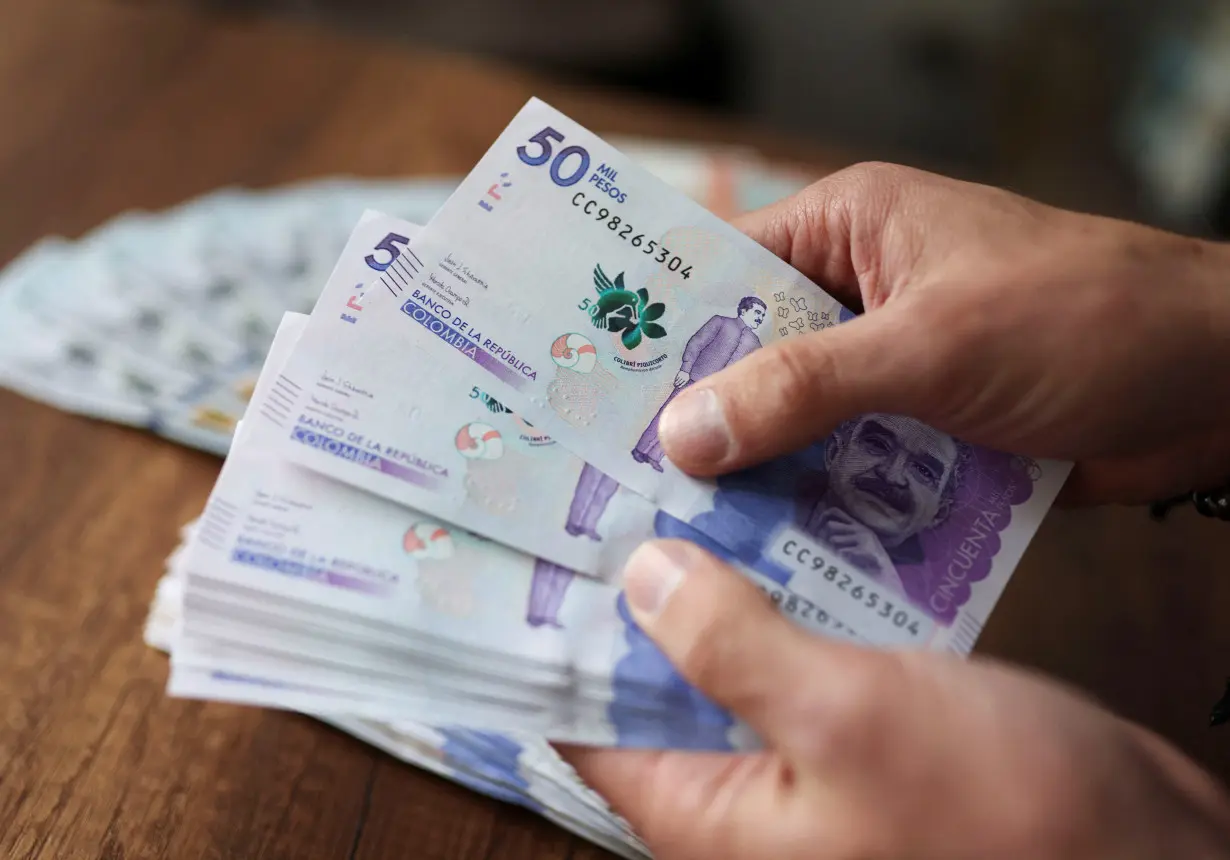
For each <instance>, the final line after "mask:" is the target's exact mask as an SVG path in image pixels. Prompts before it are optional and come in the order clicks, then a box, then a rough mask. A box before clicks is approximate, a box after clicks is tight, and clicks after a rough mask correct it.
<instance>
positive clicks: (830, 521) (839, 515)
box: [817, 508, 855, 526]
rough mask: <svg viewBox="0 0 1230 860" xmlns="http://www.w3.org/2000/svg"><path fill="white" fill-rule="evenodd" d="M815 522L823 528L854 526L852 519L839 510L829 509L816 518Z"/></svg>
mask: <svg viewBox="0 0 1230 860" xmlns="http://www.w3.org/2000/svg"><path fill="white" fill-rule="evenodd" d="M817 520H818V521H819V523H820V524H821V525H823V526H833V525H845V526H853V525H854V524H855V522H854V517H852V516H850V515H849V514H847V513H846V512H845V511H843V510H842V509H841V508H829V509H827V510H826V511H824V512H823V513H822V514H820V516H819V517H817Z"/></svg>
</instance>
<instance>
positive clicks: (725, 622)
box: [679, 610, 741, 691]
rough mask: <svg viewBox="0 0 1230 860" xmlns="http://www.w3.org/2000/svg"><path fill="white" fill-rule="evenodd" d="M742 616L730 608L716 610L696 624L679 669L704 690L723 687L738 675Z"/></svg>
mask: <svg viewBox="0 0 1230 860" xmlns="http://www.w3.org/2000/svg"><path fill="white" fill-rule="evenodd" d="M739 629H740V627H739V619H738V617H737V616H736V615H735V614H734V613H731V612H730V611H729V610H721V611H718V612H714V613H712V614H711V615H710V617H708V618H706V619H705V620H704V621H703V622H701V623H700V624H698V625H697V627H696V631H695V635H694V636H693V638H692V641H691V642H690V643H689V644H688V645H687V647H686V649H685V651H684V653H683V656H682V658H681V659H680V661H679V668H680V669H681V670H682V671H683V673H684V674H685V675H686V676H687V677H688V678H689V679H690V680H691V681H692V683H693V684H694V685H695V686H696V687H699V688H700V689H701V690H703V691H710V690H714V689H722V688H724V687H726V686H728V683H729V681H730V679H731V678H732V677H733V676H735V673H734V672H733V671H732V669H733V667H734V666H735V664H736V662H737V659H738V654H739V652H738V648H739V640H740V638H741V637H740V636H739V633H738V631H739Z"/></svg>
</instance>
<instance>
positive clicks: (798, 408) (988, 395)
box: [660, 165, 1230, 502]
mask: <svg viewBox="0 0 1230 860" xmlns="http://www.w3.org/2000/svg"><path fill="white" fill-rule="evenodd" d="M736 223H737V226H739V227H740V228H741V229H743V230H744V231H745V232H747V233H748V234H749V235H750V236H751V237H752V238H754V239H756V240H757V241H759V242H760V243H761V244H763V245H764V246H765V247H767V248H768V249H769V250H771V251H773V252H774V253H775V254H777V255H778V256H780V257H782V258H783V259H784V260H786V261H787V262H789V263H790V264H791V265H793V266H794V267H795V268H796V269H798V270H800V271H801V272H802V273H803V274H805V275H807V276H808V277H810V278H812V279H813V280H815V281H816V282H817V283H818V284H819V285H820V286H821V287H823V288H824V289H826V290H828V291H829V292H831V293H832V294H833V295H834V296H835V297H837V298H838V299H839V300H840V301H842V302H843V303H844V304H846V305H847V307H850V308H851V309H853V310H864V311H865V313H864V314H863V315H862V316H860V317H859V318H857V319H854V320H851V321H849V322H847V323H845V324H843V325H839V326H837V327H835V328H831V329H827V330H825V331H822V332H818V333H816V334H810V335H806V336H801V337H797V338H788V339H786V340H785V341H784V342H779V343H776V344H773V345H771V346H769V347H766V348H764V349H760V350H756V351H755V352H753V353H752V354H751V355H749V356H748V357H747V358H745V359H742V360H740V361H739V362H737V363H736V364H734V365H732V366H731V367H729V368H727V369H726V370H724V371H722V372H720V373H717V374H714V375H712V376H709V377H706V378H705V379H704V380H702V381H701V382H698V383H697V384H695V385H693V386H691V387H690V388H689V389H688V390H686V391H683V392H681V393H680V394H679V396H678V397H677V398H676V399H675V401H674V402H673V403H671V404H670V406H669V407H668V408H667V410H666V412H665V413H664V415H663V417H662V422H661V428H660V432H661V439H662V444H663V446H664V448H665V450H666V453H667V455H668V456H669V457H670V459H671V460H672V461H673V462H674V463H675V465H677V466H678V467H679V468H681V469H683V470H684V471H687V472H690V473H692V474H696V475H714V474H720V473H724V472H728V471H732V470H734V469H737V468H741V467H744V466H748V465H752V464H754V463H757V462H760V461H762V460H765V459H768V458H770V457H772V456H775V455H778V454H782V453H786V452H788V451H792V450H796V449H798V448H801V447H803V446H804V445H806V444H807V443H809V442H812V441H817V440H819V439H821V438H823V437H824V436H825V435H826V434H827V433H829V432H830V431H831V430H832V428H833V427H834V426H835V425H836V424H838V423H839V422H840V421H842V420H845V419H848V418H853V417H856V416H857V415H861V414H865V413H868V412H884V413H891V414H900V415H909V416H911V417H914V418H917V419H919V420H922V421H925V422H927V423H929V424H932V425H933V426H935V427H937V428H938V429H941V430H944V431H946V432H948V433H951V434H953V435H955V436H958V437H960V438H962V439H964V440H966V441H969V442H974V443H977V444H982V445H986V446H988V447H992V448H998V449H1000V450H1005V451H1010V452H1012V453H1017V454H1024V455H1029V456H1033V457H1038V458H1056V459H1065V460H1075V461H1077V468H1076V469H1075V471H1074V472H1073V475H1072V478H1071V479H1070V480H1069V481H1068V485H1067V487H1066V488H1065V500H1066V501H1068V502H1100V501H1119V502H1141V501H1150V500H1154V499H1158V498H1162V497H1166V496H1169V495H1172V494H1175V493H1181V492H1185V491H1187V490H1192V489H1198V488H1205V487H1209V486H1211V485H1215V484H1218V483H1220V482H1221V481H1223V480H1225V479H1226V478H1227V477H1230V249H1227V248H1225V247H1223V246H1221V245H1217V244H1214V243H1210V242H1204V241H1200V240H1197V239H1190V238H1184V237H1180V236H1177V235H1173V234H1170V233H1165V232H1162V231H1159V230H1154V229H1150V228H1146V227H1143V226H1139V225H1136V224H1130V223H1126V222H1121V221H1114V220H1110V219H1106V218H1097V217H1093V216H1088V215H1080V214H1076V213H1073V212H1066V211H1063V210H1059V209H1054V208H1051V207H1048V206H1044V205H1042V204H1039V203H1036V202H1033V201H1030V200H1026V199H1024V198H1021V197H1018V196H1016V195H1014V194H1010V193H1008V192H1006V191H1001V190H998V189H994V188H989V187H986V186H980V185H972V184H969V183H965V182H959V181H956V180H952V179H946V178H943V177H940V176H935V175H932V174H928V173H923V172H920V171H916V170H911V169H908V168H903V167H895V166H890V165H859V166H856V167H853V168H849V169H847V170H844V171H841V172H840V173H837V174H834V175H832V176H830V177H828V178H826V179H823V180H821V181H820V182H818V183H816V184H814V185H812V186H811V187H810V188H808V189H806V190H804V191H802V192H800V193H799V194H798V195H796V196H794V197H792V198H790V199H788V200H785V201H783V202H781V203H779V204H776V205H774V206H772V207H770V208H768V209H765V210H761V211H759V212H756V213H753V214H751V215H749V216H745V218H744V219H742V220H741V221H739V222H736Z"/></svg>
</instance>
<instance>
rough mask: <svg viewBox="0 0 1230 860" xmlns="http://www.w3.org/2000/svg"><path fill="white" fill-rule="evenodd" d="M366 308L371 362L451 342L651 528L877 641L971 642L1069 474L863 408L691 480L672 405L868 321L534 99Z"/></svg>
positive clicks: (481, 376)
mask: <svg viewBox="0 0 1230 860" xmlns="http://www.w3.org/2000/svg"><path fill="white" fill-rule="evenodd" d="M365 314H366V318H365V322H364V332H363V338H362V342H361V344H360V345H359V350H360V352H361V355H360V356H359V357H358V358H357V359H356V362H357V364H358V365H360V366H364V367H367V368H369V369H370V370H369V371H368V372H370V373H372V374H375V373H377V372H383V370H381V371H377V370H376V368H381V369H383V368H386V367H388V366H389V365H390V364H392V363H394V362H395V361H396V356H397V355H398V354H400V352H401V351H402V350H403V349H404V344H405V343H406V342H407V341H408V340H410V339H413V340H414V341H415V342H416V343H418V342H425V341H423V338H424V336H426V337H428V338H430V339H431V340H434V341H435V343H436V344H437V346H438V347H440V348H438V349H436V350H434V351H433V352H432V356H433V360H438V361H440V362H441V363H442V364H441V367H443V366H444V365H443V362H445V361H446V360H449V359H451V365H449V367H450V369H449V370H448V371H447V372H450V373H460V374H464V376H463V377H461V378H463V379H464V380H465V381H466V382H469V383H472V384H475V385H479V386H480V387H483V388H484V390H486V391H487V392H488V393H490V394H491V395H493V396H495V397H496V398H498V399H499V400H500V401H501V402H502V403H504V404H506V405H507V406H508V407H509V408H511V409H513V410H514V411H515V412H516V413H517V414H519V415H521V416H522V417H523V418H524V419H525V420H527V421H530V422H532V423H533V425H534V426H535V427H538V428H541V429H542V430H543V431H544V432H545V433H547V434H548V435H549V436H550V437H551V438H552V439H554V440H555V441H556V442H558V443H559V444H560V445H562V446H564V447H567V448H569V449H570V450H572V451H573V452H574V453H575V454H577V455H578V456H579V457H580V458H582V459H583V460H584V461H585V462H587V463H589V464H590V465H591V466H592V467H593V468H595V469H596V470H598V471H599V472H600V473H601V474H602V475H604V476H606V477H607V479H608V480H610V481H611V482H613V483H618V484H619V485H621V486H624V487H627V488H631V489H633V490H635V491H637V492H638V493H641V494H643V495H645V496H646V497H647V498H649V499H651V500H653V501H654V502H655V504H657V505H658V506H659V507H660V508H661V511H660V513H659V515H658V516H657V517H656V518H655V525H654V530H655V533H657V534H664V533H666V534H669V533H672V530H676V531H679V532H680V533H685V530H683V529H682V526H684V525H686V526H688V527H689V529H688V530H686V533H699V534H700V535H702V536H703V538H704V539H705V540H707V541H708V542H709V544H711V546H712V548H713V549H714V550H715V551H718V552H720V553H721V554H722V555H724V556H725V557H727V558H731V559H735V560H738V561H740V562H742V563H744V564H746V565H747V566H749V567H752V568H754V569H756V570H758V571H759V572H761V573H762V574H764V575H765V576H767V577H769V578H771V579H774V580H776V581H777V582H779V583H781V584H783V585H786V584H788V585H789V586H790V588H791V589H792V590H793V591H794V592H795V593H797V594H800V595H804V596H806V597H807V598H809V599H811V600H813V601H814V602H816V603H818V604H820V605H822V606H825V608H826V609H827V610H829V611H830V612H832V613H833V614H834V615H835V616H836V617H837V618H839V619H840V620H842V621H843V622H844V623H846V624H847V625H849V626H850V627H852V628H853V629H854V630H856V631H857V632H858V633H859V634H860V635H861V636H862V637H863V638H865V639H867V640H868V641H871V642H876V643H880V644H887V645H901V646H906V647H924V648H941V649H952V650H956V651H961V652H967V651H968V650H969V649H970V648H971V647H972V645H973V642H974V639H975V638H976V637H977V635H978V632H979V631H980V630H981V627H982V624H983V623H984V622H985V620H986V618H987V616H988V615H989V614H990V612H991V610H992V609H993V607H994V605H995V602H996V601H997V599H998V597H999V595H1000V594H1001V593H1002V590H1003V588H1004V586H1005V585H1006V583H1007V580H1008V578H1009V576H1010V575H1011V573H1012V571H1013V569H1014V568H1015V567H1016V565H1017V563H1018V561H1019V560H1020V558H1021V555H1022V553H1023V552H1024V550H1025V547H1026V546H1027V545H1028V542H1029V540H1030V539H1031V538H1032V536H1033V534H1034V533H1035V532H1036V530H1037V528H1038V526H1039V524H1040V523H1041V521H1042V519H1043V517H1044V516H1045V514H1046V511H1047V510H1048V509H1049V507H1050V505H1051V504H1052V502H1053V500H1054V498H1055V496H1056V494H1057V493H1058V491H1059V489H1060V487H1061V486H1062V484H1063V482H1064V480H1065V479H1066V477H1067V474H1068V471H1069V469H1070V464H1067V463H1057V462H1041V461H1034V460H1031V459H1029V458H1026V457H1020V456H1015V455H1013V454H1011V453H1008V452H999V451H991V450H988V449H984V448H980V447H978V446H974V445H970V444H968V443H966V442H964V441H963V440H960V439H956V438H953V437H951V436H949V435H948V434H945V433H942V432H940V431H937V430H935V429H934V428H931V427H928V426H927V425H925V424H923V423H922V422H919V421H916V420H914V419H911V418H908V417H904V416H897V415H864V416H858V417H855V418H852V419H851V420H849V421H847V422H845V423H843V424H842V425H841V426H840V427H838V428H837V429H836V431H835V432H834V433H833V434H832V435H831V436H830V437H828V438H827V439H824V440H822V441H820V442H819V443H817V444H815V445H812V446H810V447H808V448H806V449H804V450H802V451H798V452H794V453H793V454H791V455H789V456H787V457H783V458H779V459H777V460H775V461H773V462H770V463H766V464H764V465H762V466H760V467H757V468H755V469H750V470H747V471H744V472H741V473H738V474H734V475H729V476H726V477H723V478H721V479H719V480H717V481H700V480H696V479H694V478H691V477H689V476H687V475H685V474H684V473H682V472H681V471H680V470H678V469H677V468H675V467H674V465H673V464H671V462H670V461H669V459H668V458H666V457H665V456H664V454H663V451H662V447H661V444H660V441H659V439H658V432H657V431H658V422H659V420H660V416H661V413H662V410H663V409H664V408H665V407H666V405H667V404H669V403H670V402H671V401H672V400H673V399H674V398H675V397H677V396H678V394H679V393H680V392H681V391H683V390H686V389H687V388H688V387H690V386H692V385H695V384H696V383H697V382H698V381H700V380H702V379H704V378H706V377H707V376H710V375H712V374H714V373H716V372H718V371H719V370H721V369H723V368H725V367H728V366H730V365H731V364H733V363H734V362H736V361H738V360H739V359H740V358H742V357H744V356H746V355H748V354H750V353H751V352H753V351H754V350H757V349H760V348H761V347H763V346H764V345H767V344H769V343H772V342H774V341H777V340H781V339H783V338H787V337H794V336H823V331H824V329H825V328H827V327H829V326H832V325H838V324H841V323H842V322H843V321H845V320H848V319H850V318H851V317H852V314H851V313H850V312H849V311H848V310H847V309H845V308H843V307H842V306H840V305H839V304H838V303H837V302H836V301H835V300H834V299H833V298H832V297H831V296H828V295H827V294H826V293H824V292H823V291H822V290H821V289H820V288H819V287H817V286H816V285H815V284H813V283H811V282H810V281H809V280H807V279H806V278H805V277H803V276H802V275H801V274H800V273H799V272H797V271H795V270H794V269H792V268H791V267H790V266H788V265H787V264H785V263H784V262H782V261H781V260H779V259H778V258H776V257H775V256H773V255H772V254H770V253H769V252H768V251H766V250H765V249H764V248H762V247H761V246H759V245H757V244H756V243H754V242H752V241H751V240H750V239H748V238H747V237H746V236H744V235H743V234H741V233H739V232H738V231H737V230H735V229H734V228H732V227H731V226H730V225H728V224H726V223H725V222H722V221H720V220H719V219H717V218H715V217H714V216H712V215H711V214H710V213H707V212H705V211H704V210H703V209H701V208H700V207H698V206H697V205H696V204H695V203H693V202H692V201H691V200H688V199H687V198H685V197H683V196H682V195H680V194H678V193H677V192H675V191H674V190H673V189H671V188H669V187H668V186H666V185H664V184H663V183H661V182H660V181H658V180H657V179H656V178H655V177H653V176H652V175H650V174H648V173H646V172H645V171H643V170H641V169H640V168H639V167H638V166H637V165H636V164H634V163H633V162H631V161H630V160H629V159H627V158H625V157H623V156H622V155H621V154H620V153H619V152H617V151H616V150H614V149H613V148H612V147H610V146H609V145H608V144H606V143H605V142H603V141H602V140H601V139H600V138H598V137H597V136H595V135H593V134H592V133H591V132H589V131H587V130H586V129H584V128H582V127H581V126H579V125H578V124H576V123H575V122H573V121H572V120H570V119H569V118H567V117H565V116H564V115H562V114H560V113H559V112H558V111H555V110H553V109H552V108H550V107H549V106H547V105H545V104H543V103H542V102H539V101H537V100H533V101H531V102H530V103H529V104H527V105H526V106H525V107H524V108H523V109H522V111H521V112H520V113H519V114H518V115H517V116H516V117H515V118H514V119H513V121H512V122H511V123H510V125H509V126H508V128H506V129H505V131H504V132H503V133H502V134H501V135H500V137H499V139H498V140H497V141H496V143H495V144H494V145H493V146H492V148H491V149H490V150H489V151H488V153H487V154H486V155H485V156H484V157H483V159H482V160H481V161H480V162H479V163H478V165H477V166H476V167H475V169H474V170H473V172H472V173H471V174H470V175H469V176H467V177H466V179H465V180H464V181H463V182H462V183H461V185H460V186H459V187H458V190H457V191H456V192H455V193H454V194H453V195H452V196H451V197H450V198H449V200H448V201H447V202H446V203H445V204H444V206H443V207H441V209H440V210H439V212H438V213H437V214H436V216H435V217H434V218H433V219H432V221H431V222H430V223H429V224H428V225H427V227H426V228H425V229H424V230H423V231H422V233H421V234H420V235H419V236H418V237H417V238H416V239H415V240H414V242H413V243H412V244H411V245H410V247H409V249H408V251H407V253H405V254H400V255H398V256H397V257H396V259H394V260H392V261H391V264H390V267H389V269H388V270H387V271H386V272H384V273H383V274H382V275H381V277H380V279H379V284H378V285H373V287H372V289H371V291H370V293H369V299H368V305H367V309H366V311H365ZM886 360H891V357H886Z"/></svg>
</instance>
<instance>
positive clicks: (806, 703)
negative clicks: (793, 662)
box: [791, 654, 904, 766]
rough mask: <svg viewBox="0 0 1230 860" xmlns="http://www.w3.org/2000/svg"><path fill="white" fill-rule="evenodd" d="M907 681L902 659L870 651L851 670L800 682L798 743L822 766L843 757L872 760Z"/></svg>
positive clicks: (795, 731)
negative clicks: (870, 652)
mask: <svg viewBox="0 0 1230 860" xmlns="http://www.w3.org/2000/svg"><path fill="white" fill-rule="evenodd" d="M903 684H904V681H903V679H902V668H901V665H900V662H899V661H898V660H896V659H895V658H893V657H891V656H889V655H881V654H875V655H865V656H864V657H863V658H862V659H861V660H860V661H859V662H858V664H856V665H855V666H852V667H851V671H849V672H844V673H842V674H841V675H839V676H835V677H829V678H826V679H823V680H822V681H820V682H818V683H815V684H808V685H806V686H805V687H802V688H800V689H799V690H798V693H797V699H796V702H795V704H794V707H793V708H791V710H792V711H793V713H794V715H795V721H796V722H795V725H794V727H793V732H792V736H793V737H794V739H795V744H796V748H798V749H799V751H800V754H801V755H803V756H804V757H806V758H807V759H808V760H809V761H811V762H813V763H814V764H816V765H818V766H825V765H830V764H833V763H836V762H838V761H857V762H859V763H860V764H866V765H868V766H873V765H874V764H875V762H876V759H877V757H878V756H879V755H880V754H881V752H882V751H883V747H884V742H885V740H886V738H887V734H886V733H887V732H888V731H889V730H890V728H891V726H890V725H889V723H890V721H891V719H892V714H893V713H894V711H895V709H896V707H897V704H896V703H898V702H900V700H901V695H902V691H903Z"/></svg>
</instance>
